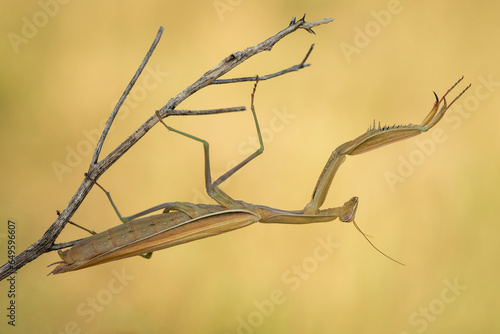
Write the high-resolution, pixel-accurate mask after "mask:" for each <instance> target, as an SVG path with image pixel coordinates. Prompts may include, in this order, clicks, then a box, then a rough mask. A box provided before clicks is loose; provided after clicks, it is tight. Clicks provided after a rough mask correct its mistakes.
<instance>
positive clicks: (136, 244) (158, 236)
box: [51, 210, 259, 274]
mask: <svg viewBox="0 0 500 334" xmlns="http://www.w3.org/2000/svg"><path fill="white" fill-rule="evenodd" d="M258 220H259V217H258V216H257V215H256V214H254V213H252V212H250V211H246V210H226V211H221V212H215V213H209V214H206V215H204V216H201V217H197V218H191V217H190V216H189V215H187V214H186V213H184V212H180V211H173V212H168V213H162V214H159V215H153V216H149V217H145V218H141V219H136V220H133V221H130V222H129V223H126V224H122V225H118V226H115V227H113V228H111V229H109V230H106V231H104V232H101V233H98V234H95V235H92V236H90V237H88V238H86V239H83V240H81V241H79V242H78V243H76V244H75V245H74V246H73V247H71V248H70V249H68V250H66V251H59V256H60V257H61V259H62V261H61V262H56V264H59V265H58V266H57V267H56V268H55V269H54V270H53V271H52V272H51V274H59V273H64V272H68V271H73V270H78V269H83V268H87V267H90V266H95V265H98V264H102V263H106V262H110V261H114V260H118V259H122V258H126V257H130V256H135V255H141V254H145V253H149V252H154V251H157V250H160V249H164V248H167V247H172V246H175V245H179V244H182V243H186V242H190V241H193V240H198V239H203V238H207V237H210V236H213V235H217V234H221V233H224V232H229V231H232V230H235V229H238V228H242V227H245V226H248V225H250V224H252V223H255V222H257V221H258Z"/></svg>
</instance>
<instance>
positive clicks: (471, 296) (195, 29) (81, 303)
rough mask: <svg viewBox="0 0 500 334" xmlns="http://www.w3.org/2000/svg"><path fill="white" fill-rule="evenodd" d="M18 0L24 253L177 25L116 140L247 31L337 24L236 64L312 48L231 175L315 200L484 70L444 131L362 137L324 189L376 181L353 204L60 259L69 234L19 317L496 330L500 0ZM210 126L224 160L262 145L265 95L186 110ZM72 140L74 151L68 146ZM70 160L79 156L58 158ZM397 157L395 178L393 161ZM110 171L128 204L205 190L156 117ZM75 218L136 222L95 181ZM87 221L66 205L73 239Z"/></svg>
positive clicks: (9, 67)
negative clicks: (302, 217) (54, 270)
mask: <svg viewBox="0 0 500 334" xmlns="http://www.w3.org/2000/svg"><path fill="white" fill-rule="evenodd" d="M63 2H64V1H61V2H58V1H56V0H45V1H41V2H26V3H19V2H14V1H4V2H2V4H1V5H0V6H1V13H2V14H1V15H2V19H1V20H0V29H1V35H2V36H3V38H2V39H1V42H0V47H1V56H0V57H1V58H2V62H1V64H0V80H1V85H0V96H1V97H0V103H1V109H0V110H1V114H0V115H1V121H0V127H1V128H0V136H1V141H0V145H1V156H2V163H1V164H0V168H1V175H2V177H1V189H0V220H1V225H0V226H1V228H0V233H1V234H0V237H1V239H0V240H1V243H0V254H2V263H4V262H6V258H5V256H4V254H5V253H6V248H7V246H6V240H7V239H6V233H7V220H8V219H10V220H13V221H15V222H16V224H17V233H16V237H17V238H16V242H17V248H16V250H17V252H18V253H20V252H21V251H23V250H24V249H26V248H27V247H28V246H29V245H31V244H32V243H33V242H35V241H36V240H37V239H38V238H39V237H41V236H42V234H43V233H44V231H45V230H46V229H47V228H48V226H49V225H50V224H52V223H53V222H54V220H55V218H56V210H62V209H63V208H64V207H65V206H66V204H67V203H68V201H69V200H70V198H71V196H72V195H73V194H74V193H75V191H76V189H77V188H78V186H79V184H80V183H81V181H82V179H83V173H84V172H86V171H87V169H88V164H89V162H90V158H91V151H92V150H93V149H94V144H90V143H91V142H92V140H94V139H93V138H95V137H97V136H98V134H97V133H98V132H99V134H100V127H101V123H102V122H103V120H106V119H107V117H108V116H109V113H110V111H111V110H112V108H113V106H114V104H115V102H116V101H117V99H118V98H119V97H120V95H121V93H122V91H123V90H124V88H125V86H126V85H127V84H128V82H129V80H130V78H131V77H132V75H133V73H134V72H135V71H136V68H137V67H138V65H139V63H140V62H141V60H142V58H143V57H144V55H145V52H146V51H147V50H148V48H149V46H150V45H151V42H152V40H153V38H154V36H155V34H156V32H157V30H158V28H159V27H160V26H163V27H164V28H165V31H164V33H163V37H162V39H161V42H160V44H159V46H158V47H157V49H156V51H155V53H154V55H153V57H152V58H151V60H150V62H149V64H148V66H147V69H146V70H145V71H144V73H143V75H142V77H141V78H140V79H139V81H138V83H137V85H136V88H135V90H133V91H132V94H131V97H129V99H128V101H127V102H126V105H125V107H124V109H123V110H122V113H121V114H119V117H118V118H117V120H116V122H115V127H114V129H113V131H112V132H111V133H110V135H109V137H108V139H107V141H106V144H105V146H104V150H103V152H102V154H101V157H104V156H105V154H107V153H109V152H110V151H111V150H112V149H113V148H114V147H116V145H118V144H119V143H121V142H122V141H123V139H125V138H126V137H127V136H128V135H129V134H131V133H132V132H133V131H134V130H135V129H136V128H138V127H139V126H140V125H141V124H142V123H143V122H144V120H146V119H147V118H149V117H150V116H151V115H152V114H153V112H154V110H156V109H159V108H160V107H161V106H163V105H164V104H165V103H166V102H167V101H168V100H169V99H170V98H171V97H173V96H175V95H176V94H177V93H178V92H180V91H181V90H182V89H184V88H185V87H187V86H188V85H189V84H191V83H192V82H194V81H195V80H196V79H197V78H198V77H199V76H201V75H202V74H203V73H204V72H205V71H207V70H208V69H210V68H212V67H213V66H215V65H216V64H218V63H219V62H220V60H222V59H223V58H224V57H226V56H227V55H229V54H230V53H231V52H234V51H238V50H242V49H244V48H246V47H248V46H252V45H255V44H257V43H259V42H261V41H263V40H264V39H266V38H268V37H269V36H271V35H274V34H276V33H277V32H278V31H280V30H282V29H283V28H285V27H286V26H287V25H288V23H289V22H290V19H291V18H292V17H293V16H297V17H301V16H302V14H303V13H307V17H306V19H307V20H308V21H312V20H318V19H322V18H325V17H333V18H335V21H333V22H332V23H330V24H328V25H325V26H321V27H317V28H315V31H316V34H317V35H311V34H308V33H306V32H305V31H303V30H300V31H297V32H295V33H294V34H292V35H290V36H288V37H286V38H285V39H284V40H282V41H281V42H279V43H278V44H277V45H276V46H275V48H274V49H273V50H272V52H266V53H262V54H260V55H258V56H256V57H254V58H252V59H251V60H249V61H247V62H246V63H244V64H242V65H241V66H240V67H238V68H237V69H236V70H234V71H233V72H231V73H230V74H229V75H227V76H226V77H236V76H248V75H255V74H259V75H264V74H268V73H272V72H275V71H278V70H281V69H284V68H286V67H289V66H292V65H294V64H297V63H299V62H300V61H301V60H302V58H303V56H304V55H305V53H306V52H307V50H308V48H309V46H310V45H311V44H312V43H315V44H316V47H315V49H314V51H313V53H312V55H311V56H310V58H309V61H308V62H310V63H312V66H311V67H308V68H306V69H304V70H302V71H300V72H296V73H292V74H288V75H286V76H282V77H279V78H276V79H273V80H270V81H266V82H262V83H261V84H260V86H259V89H258V91H257V96H256V109H257V113H258V116H259V120H260V122H261V126H262V128H263V129H264V130H263V131H264V137H265V138H264V139H265V141H266V150H265V152H264V154H263V155H262V156H261V157H259V158H258V159H257V160H255V161H253V162H252V163H251V164H249V165H248V166H247V167H245V168H244V169H243V170H242V171H240V172H239V173H237V174H236V175H235V176H234V177H232V178H231V179H230V180H229V182H227V184H226V185H225V187H224V189H225V191H227V192H228V193H229V194H230V195H232V196H233V197H234V198H236V199H241V200H245V201H247V202H250V203H258V204H264V205H269V206H272V207H276V208H282V209H301V208H303V206H304V205H305V204H306V203H307V202H308V201H309V198H310V195H311V192H312V189H313V187H314V185H315V182H316V179H317V177H318V175H319V173H320V171H321V169H322V168H323V164H324V163H325V162H326V160H327V158H328V156H329V155H330V153H331V151H332V150H333V149H334V148H335V147H337V146H338V145H340V144H342V143H343V142H345V141H347V140H351V139H353V138H355V137H357V136H358V135H360V134H362V133H363V132H364V131H366V129H367V128H368V126H369V125H370V124H372V122H373V119H375V120H377V121H380V122H381V123H382V124H385V123H389V124H391V125H392V124H393V123H403V124H406V123H410V122H411V123H417V124H418V123H420V122H421V120H422V119H423V118H424V117H425V115H426V114H427V113H428V111H429V110H430V107H431V106H432V104H433V102H434V97H433V94H432V91H436V93H437V94H438V95H442V94H443V93H444V92H445V91H446V90H447V89H448V88H449V87H450V86H451V85H452V84H453V83H454V82H455V81H456V80H457V79H458V78H459V77H460V76H461V75H464V76H465V79H464V82H463V83H462V84H460V86H459V87H458V88H457V91H456V92H453V93H452V95H453V96H455V95H456V94H458V92H459V91H460V90H461V89H463V88H464V87H465V86H466V84H468V83H469V82H470V83H472V87H471V89H469V91H467V93H466V94H465V95H464V97H462V98H461V99H460V100H459V101H458V102H457V103H456V105H454V106H453V107H452V108H451V109H450V111H449V115H448V116H447V117H446V118H445V119H444V120H443V121H441V123H440V124H438V125H437V126H436V128H434V129H433V130H431V131H429V132H428V133H425V134H423V135H421V136H418V137H416V138H414V139H410V140H408V141H405V142H402V143H398V144H394V145H391V146H389V147H385V148H383V149H379V150H376V151H374V152H370V153H367V154H364V155H361V156H356V157H350V158H348V159H347V161H346V163H345V164H344V165H343V166H342V167H341V169H340V172H339V173H338V175H337V177H336V178H335V180H334V182H333V184H332V189H331V192H330V195H329V196H328V198H327V201H326V203H325V205H324V207H325V208H326V207H334V206H339V205H342V204H343V203H344V202H345V201H347V200H348V199H349V198H350V197H352V196H359V198H360V205H359V209H358V212H357V216H356V221H357V223H358V224H359V225H360V227H361V228H362V229H363V230H364V232H365V233H367V234H369V235H371V236H373V237H372V239H371V240H372V241H373V242H374V243H375V244H376V245H377V246H378V247H379V248H381V249H382V250H383V251H384V252H386V253H387V254H388V255H390V256H392V257H394V258H396V259H398V260H400V261H402V262H404V263H405V264H406V267H402V266H399V265H397V264H395V263H393V262H391V261H390V260H388V259H387V258H385V257H383V256H382V255H380V254H379V253H378V252H376V251H375V250H374V249H373V248H372V247H370V245H369V244H368V243H367V242H366V240H364V239H363V237H362V236H361V235H360V234H359V233H358V232H357V231H356V230H355V229H354V227H353V226H352V225H348V224H341V223H339V222H338V221H335V222H332V223H325V224H312V225H306V226H288V225H262V224H256V225H253V226H251V227H248V228H245V229H242V230H238V231H235V232H232V233H228V234H226V235H222V236H217V237H214V238H209V239H205V240H202V241H198V242H194V243H189V244H186V245H182V246H178V247H174V248H171V249H168V250H164V251H161V252H157V253H155V254H154V255H153V258H152V259H151V260H149V261H146V260H143V259H141V258H138V257H137V258H130V259H126V260H122V261H116V262H113V263H110V264H106V265H102V266H97V267H93V268H89V269H85V270H81V271H76V272H73V273H68V274H63V275H57V276H49V277H47V276H46V275H47V273H48V272H49V271H50V269H49V268H47V265H48V264H50V263H53V262H55V261H58V259H59V257H58V256H57V254H56V253H55V252H53V253H49V254H45V255H43V256H41V257H40V258H38V259H36V261H33V262H32V263H30V264H28V265H27V266H25V267H24V268H22V269H21V270H20V271H19V272H18V274H17V276H16V278H17V283H16V284H17V288H16V292H17V295H16V299H15V301H16V316H17V317H16V326H15V328H13V327H12V326H9V325H8V324H7V321H8V319H7V317H6V316H7V314H8V311H7V310H6V308H7V307H8V305H9V304H8V303H9V301H10V299H9V298H8V297H7V291H8V288H9V286H8V284H7V282H6V281H4V282H1V283H0V310H2V311H0V315H1V318H0V319H2V320H1V322H0V332H1V333H7V332H12V333H34V332H37V333H54V334H55V333H231V334H232V333H245V334H248V333H397V334H403V333H424V332H425V333H445V332H448V333H451V332H453V333H470V332H482V333H486V332H488V333H493V332H498V331H500V321H499V320H498V316H497V311H498V308H499V299H500V294H499V292H498V291H499V288H500V287H499V283H498V282H499V281H500V280H499V277H498V269H497V266H498V264H497V262H498V260H497V256H498V253H499V251H500V246H499V245H500V242H498V237H499V235H500V227H499V225H498V223H497V222H498V216H499V214H500V211H499V206H498V185H499V181H500V178H499V173H498V171H499V159H498V151H499V148H500V137H499V136H498V124H499V120H500V114H499V112H498V111H499V107H500V99H499V96H500V68H499V66H498V59H499V56H500V54H499V51H500V48H499V47H498V41H499V37H500V36H499V31H500V29H499V28H500V27H499V24H498V11H499V9H500V8H499V7H500V6H499V5H498V4H497V2H494V1H476V2H474V3H472V2H457V1H451V0H449V1H438V2H431V1H410V0H401V1H397V0H377V1H356V2H352V1H262V0H256V1H243V0H215V1H213V0H209V1H198V0H196V1H190V2H185V3H184V4H180V2H173V1H172V2H164V1H148V2H137V1H120V2H112V3H108V2H105V3H104V2H103V3H98V2H92V3H89V2H68V3H63ZM251 89H252V84H251V83H244V84H236V85H230V86H228V85H224V86H213V87H208V88H206V89H204V90H202V91H200V92H199V93H197V94H195V95H194V96H193V97H192V98H190V99H188V100H187V101H186V102H184V103H182V104H181V105H180V106H179V107H178V109H190V108H191V109H208V108H217V107H230V106H239V105H245V106H247V107H249V102H250V92H251ZM167 121H168V123H169V124H171V125H173V126H175V127H177V128H179V129H182V130H184V131H187V132H189V133H191V134H194V135H197V136H200V137H202V138H205V139H207V140H208V141H209V142H210V143H211V145H212V146H211V149H212V169H213V171H214V174H216V175H218V174H221V173H223V172H224V171H225V170H227V166H228V164H230V163H231V162H234V161H241V160H242V159H244V158H245V156H246V155H247V154H248V152H249V151H251V149H252V147H253V141H254V139H253V138H255V129H254V127H253V124H252V118H251V115H250V113H249V112H242V113H233V114H227V115H215V116H204V117H185V118H180V117H178V118H169V119H168V120H167ZM68 159H69V160H68ZM54 166H57V167H59V168H61V166H64V169H62V170H60V169H56V168H55V167H54ZM395 176H396V178H395ZM100 183H101V184H102V185H103V186H105V187H106V188H107V189H108V190H109V191H110V192H111V193H112V195H113V196H114V199H115V202H116V203H117V205H118V207H119V208H121V211H122V213H123V214H124V215H131V214H133V213H136V212H139V211H141V210H144V209H146V208H149V207H151V206H153V205H156V204H159V203H163V202H167V201H188V202H200V201H201V202H207V199H206V195H204V194H205V193H204V187H203V185H204V183H203V155H202V148H201V145H200V144H199V143H196V142H193V141H191V140H189V139H187V138H183V137H181V136H178V135H175V134H173V133H168V132H167V131H166V130H165V129H163V128H161V127H159V126H157V127H155V128H154V129H153V130H152V131H151V132H150V133H148V134H147V135H146V136H145V137H144V138H143V139H142V140H141V141H140V142H139V143H138V144H137V145H136V146H134V147H133V149H132V150H130V151H129V152H128V153H127V154H126V155H125V156H124V157H123V158H122V159H121V160H119V161H118V162H117V163H116V164H115V165H114V166H113V167H112V168H111V169H110V170H109V171H108V172H107V173H106V174H105V175H104V176H103V177H101V179H100ZM72 220H73V221H75V222H77V223H79V224H81V225H84V226H86V227H88V228H90V229H93V230H96V231H102V230H105V229H107V228H109V227H112V226H114V225H117V224H119V223H120V222H119V220H118V218H117V217H116V215H115V214H114V212H113V210H112V208H111V206H110V205H109V203H108V202H107V200H106V198H105V196H104V194H103V193H102V192H100V191H99V190H98V189H97V188H94V189H93V190H92V191H91V193H90V194H89V196H88V197H87V198H86V199H85V201H84V202H83V204H82V206H81V207H80V209H79V210H78V211H77V213H76V214H75V216H74V217H73V218H72ZM84 236H86V235H85V233H84V232H83V231H80V230H78V229H76V228H74V227H71V226H67V228H66V229H65V230H64V231H63V233H62V234H61V236H60V237H59V239H58V241H59V242H63V241H68V240H73V239H75V238H81V237H84Z"/></svg>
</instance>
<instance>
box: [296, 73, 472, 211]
mask: <svg viewBox="0 0 500 334" xmlns="http://www.w3.org/2000/svg"><path fill="white" fill-rule="evenodd" d="M463 78H464V77H461V78H460V79H459V80H458V81H457V82H455V84H454V85H453V86H452V87H451V88H450V89H448V90H447V91H446V93H445V94H444V95H443V97H441V99H439V98H438V97H437V95H436V93H434V96H435V97H436V102H435V103H434V106H433V107H432V109H431V111H430V112H429V114H428V115H427V116H426V117H425V119H424V120H423V121H422V123H421V124H420V125H415V124H408V125H394V126H384V127H380V124H379V126H378V128H377V127H375V121H374V122H373V127H370V128H369V129H368V131H367V132H365V133H364V134H362V135H361V136H359V137H357V138H356V139H354V140H351V141H348V142H346V143H344V144H342V145H340V146H339V147H337V148H336V149H335V150H334V151H333V152H332V155H331V156H330V158H329V159H328V161H327V163H326V165H325V167H324V168H323V171H322V172H321V175H320V176H319V178H318V182H317V183H316V187H315V188H314V191H313V195H312V199H311V202H309V204H307V206H306V208H305V209H304V213H312V214H314V213H315V212H317V211H318V210H319V208H320V207H321V206H322V205H323V203H324V201H325V198H326V195H327V194H328V190H329V189H330V185H331V183H332V180H333V178H334V176H335V174H336V173H337V170H338V169H339V167H340V165H342V163H343V162H344V160H345V158H346V156H347V155H357V154H361V153H365V152H368V151H371V150H374V149H376V148H379V147H382V146H385V145H388V144H391V143H395V142H398V141H400V140H404V139H408V138H411V137H414V136H417V135H419V134H421V133H422V132H426V131H428V130H429V129H431V128H432V127H433V126H434V125H436V124H437V123H438V122H439V121H440V120H441V118H442V117H443V116H444V114H445V112H446V110H448V109H449V108H450V107H451V105H452V104H453V103H454V102H455V101H456V100H457V99H458V98H459V97H460V96H462V94H463V93H464V92H465V91H466V90H467V89H468V88H469V87H470V85H468V86H467V87H466V88H465V89H464V90H463V91H462V92H461V93H460V94H458V96H457V97H455V98H454V99H453V101H451V103H450V104H449V105H448V104H447V103H446V95H448V93H449V92H451V90H452V89H453V88H455V86H456V85H458V83H459V82H460V81H462V79H463ZM442 102H444V103H443V106H442V107H441V109H439V106H440V105H441V103H442Z"/></svg>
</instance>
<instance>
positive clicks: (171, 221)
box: [51, 77, 469, 274]
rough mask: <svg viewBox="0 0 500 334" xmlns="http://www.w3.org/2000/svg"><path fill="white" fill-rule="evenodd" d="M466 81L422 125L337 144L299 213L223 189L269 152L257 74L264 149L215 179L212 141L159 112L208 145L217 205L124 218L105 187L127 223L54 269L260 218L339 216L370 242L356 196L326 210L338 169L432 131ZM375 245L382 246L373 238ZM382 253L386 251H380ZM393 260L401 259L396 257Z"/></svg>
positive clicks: (68, 253) (170, 206) (168, 207)
mask: <svg viewBox="0 0 500 334" xmlns="http://www.w3.org/2000/svg"><path fill="white" fill-rule="evenodd" d="M462 79H463V77H462V78H461V79H460V80H458V81H457V82H456V83H455V84H454V85H453V86H452V87H451V88H450V89H449V90H448V91H447V92H446V93H445V94H444V95H443V96H442V97H441V98H438V97H437V95H435V96H436V101H435V103H434V106H433V107H432V109H431V111H430V112H429V114H428V115H427V116H426V117H425V119H424V120H423V121H422V123H421V124H419V125H415V124H409V125H398V126H384V127H380V126H378V127H375V124H374V125H373V127H370V128H369V129H368V131H367V132H366V133H364V134H362V135H361V136H359V137H357V138H355V139H353V140H351V141H348V142H346V143H344V144H342V145H340V146H339V147H337V148H336V149H335V150H334V151H333V152H332V154H331V156H330V158H329V159H328V161H327V163H326V165H325V167H324V169H323V171H322V172H321V174H320V176H319V178H318V182H317V183H316V187H315V188H314V191H313V194H312V198H311V201H310V202H309V203H308V204H307V205H306V206H305V208H304V209H302V210H297V211H286V210H279V209H274V208H270V207H267V206H263V205H254V204H250V203H246V202H243V201H236V200H234V199H232V198H231V197H230V196H229V195H227V194H226V193H225V192H224V191H222V190H221V189H220V188H219V185H220V184H221V183H222V182H224V181H225V180H227V179H228V178H229V177H230V176H232V175H233V174H234V173H236V172H237V171H238V170H240V169H241V168H242V167H243V166H245V165H246V164H247V163H248V162H250V161H251V160H253V159H254V158H256V157H257V156H258V155H260V154H261V153H262V152H263V150H264V144H263V141H262V136H261V133H260V128H259V122H258V120H257V115H256V113H255V108H254V96H255V88H256V86H257V82H258V78H257V81H256V83H255V86H254V91H253V93H252V98H251V110H252V114H253V117H254V121H255V127H256V129H257V135H258V138H259V141H260V147H259V149H257V151H255V152H254V153H253V154H251V155H250V156H249V157H247V158H246V159H245V160H243V161H242V162H241V163H239V164H238V165H237V166H235V167H234V168H233V169H231V170H229V171H228V172H226V173H225V174H224V175H222V176H221V177H220V178H218V179H217V180H216V181H214V182H212V179H211V172H210V153H209V144H208V142H207V141H205V140H203V139H200V138H198V137H195V136H193V135H190V134H187V133H185V132H182V131H179V130H176V129H174V128H172V127H170V126H168V125H166V124H165V123H164V122H163V120H161V115H160V114H159V113H158V114H157V116H158V118H159V119H160V122H161V123H162V124H163V125H164V126H165V127H166V128H167V129H169V130H170V131H173V132H176V133H178V134H180V135H183V136H186V137H188V138H191V139H193V140H196V141H199V142H201V143H202V144H203V147H204V153H205V186H206V190H207V193H208V195H209V196H210V197H211V198H213V199H214V200H215V201H216V202H217V203H218V204H217V205H209V204H193V203H182V202H169V203H164V204H161V205H158V206H156V207H154V208H151V209H148V210H146V211H143V212H141V213H139V214H136V215H134V216H132V217H128V218H122V217H121V215H120V213H119V211H118V210H117V208H116V206H115V204H114V203H113V201H112V199H111V196H110V195H109V193H108V192H107V191H105V190H104V189H103V188H102V187H101V188H102V189H103V190H104V191H105V193H106V195H107V196H108V198H109V200H110V201H111V204H112V205H113V207H114V208H115V211H116V212H117V214H118V216H119V217H120V219H121V220H122V222H124V224H123V225H119V226H116V227H113V228H111V229H109V230H107V231H104V232H101V233H99V234H95V235H92V236H90V237H88V238H86V239H84V240H81V241H80V242H78V243H77V244H76V245H74V246H73V247H72V248H70V249H68V250H65V251H59V256H60V257H61V259H62V261H60V262H56V263H54V264H57V265H58V266H57V267H56V268H55V269H54V270H53V271H52V272H51V273H52V274H59V273H65V272H68V271H73V270H78V269H83V268H87V267H90V266H95V265H98V264H102V263H106V262H110V261H114V260H118V259H123V258H127V257H130V256H135V255H142V254H145V253H147V255H145V257H148V258H149V257H150V256H151V252H153V251H157V250H160V249H164V248H167V247H172V246H175V245H179V244H182V243H186V242H190V241H194V240H199V239H203V238H206V237H210V236H215V235H218V234H222V233H225V232H229V231H233V230H236V229H239V228H242V227H246V226H248V225H251V224H253V223H257V222H261V223H283V224H307V223H318V222H327V221H332V220H335V219H337V218H338V219H339V220H340V221H341V222H346V223H349V222H352V223H353V224H354V226H355V227H356V229H357V230H358V231H359V232H360V233H361V234H362V235H363V236H364V237H365V238H366V240H368V242H370V240H369V239H368V238H367V237H366V236H365V235H364V233H363V232H362V231H361V229H360V228H359V227H358V226H357V224H356V222H355V221H354V217H355V214H356V209H357V206H358V198H357V197H353V198H351V199H350V200H348V201H347V202H345V203H344V205H342V206H340V207H336V208H330V209H321V206H322V205H323V203H324V201H325V198H326V196H327V194H328V191H329V189H330V185H331V183H332V180H333V178H334V176H335V174H336V172H337V170H338V168H339V167H340V165H341V164H342V163H343V162H344V160H345V158H346V156H347V155H357V154H361V153H365V152H368V151H371V150H374V149H376V148H379V147H382V146H385V145H388V144H391V143H395V142H397V141H400V140H404V139H408V138H411V137H414V136H416V135H419V134H421V133H422V132H426V131H427V130H429V129H431V128H432V127H433V126H434V125H436V124H437V123H438V122H439V121H440V120H441V118H442V117H443V116H444V114H445V112H446V111H447V110H448V109H449V108H450V106H451V105H452V104H453V103H454V102H455V101H456V100H457V99H458V98H459V97H460V96H461V95H462V94H463V93H464V92H465V90H467V89H468V88H469V86H467V87H466V88H465V89H464V90H463V91H462V92H461V93H460V94H458V96H457V97H455V98H454V99H453V100H452V101H451V103H449V104H448V103H447V101H446V96H447V95H448V93H449V92H450V91H451V90H452V89H453V88H454V87H455V86H456V85H457V84H458V83H459V82H460V81H461V80H462ZM99 187H100V186H99ZM160 209H164V211H163V213H161V214H157V215H153V216H148V217H144V218H139V219H136V218H138V217H140V216H143V215H145V214H148V213H151V212H153V211H156V210H160ZM370 244H371V245H372V246H373V247H374V248H375V249H377V250H378V248H376V247H375V246H374V245H373V244H372V243H371V242H370ZM378 251H379V252H381V251H380V250H378ZM381 253H382V252H381ZM382 254H384V253H382ZM384 255H385V254H384ZM385 256H387V255H385ZM387 257H388V256H387ZM389 258H390V257H389ZM390 259H391V260H393V261H395V262H397V263H400V262H398V261H396V260H394V259H392V258H390ZM400 264H402V263H400Z"/></svg>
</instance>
